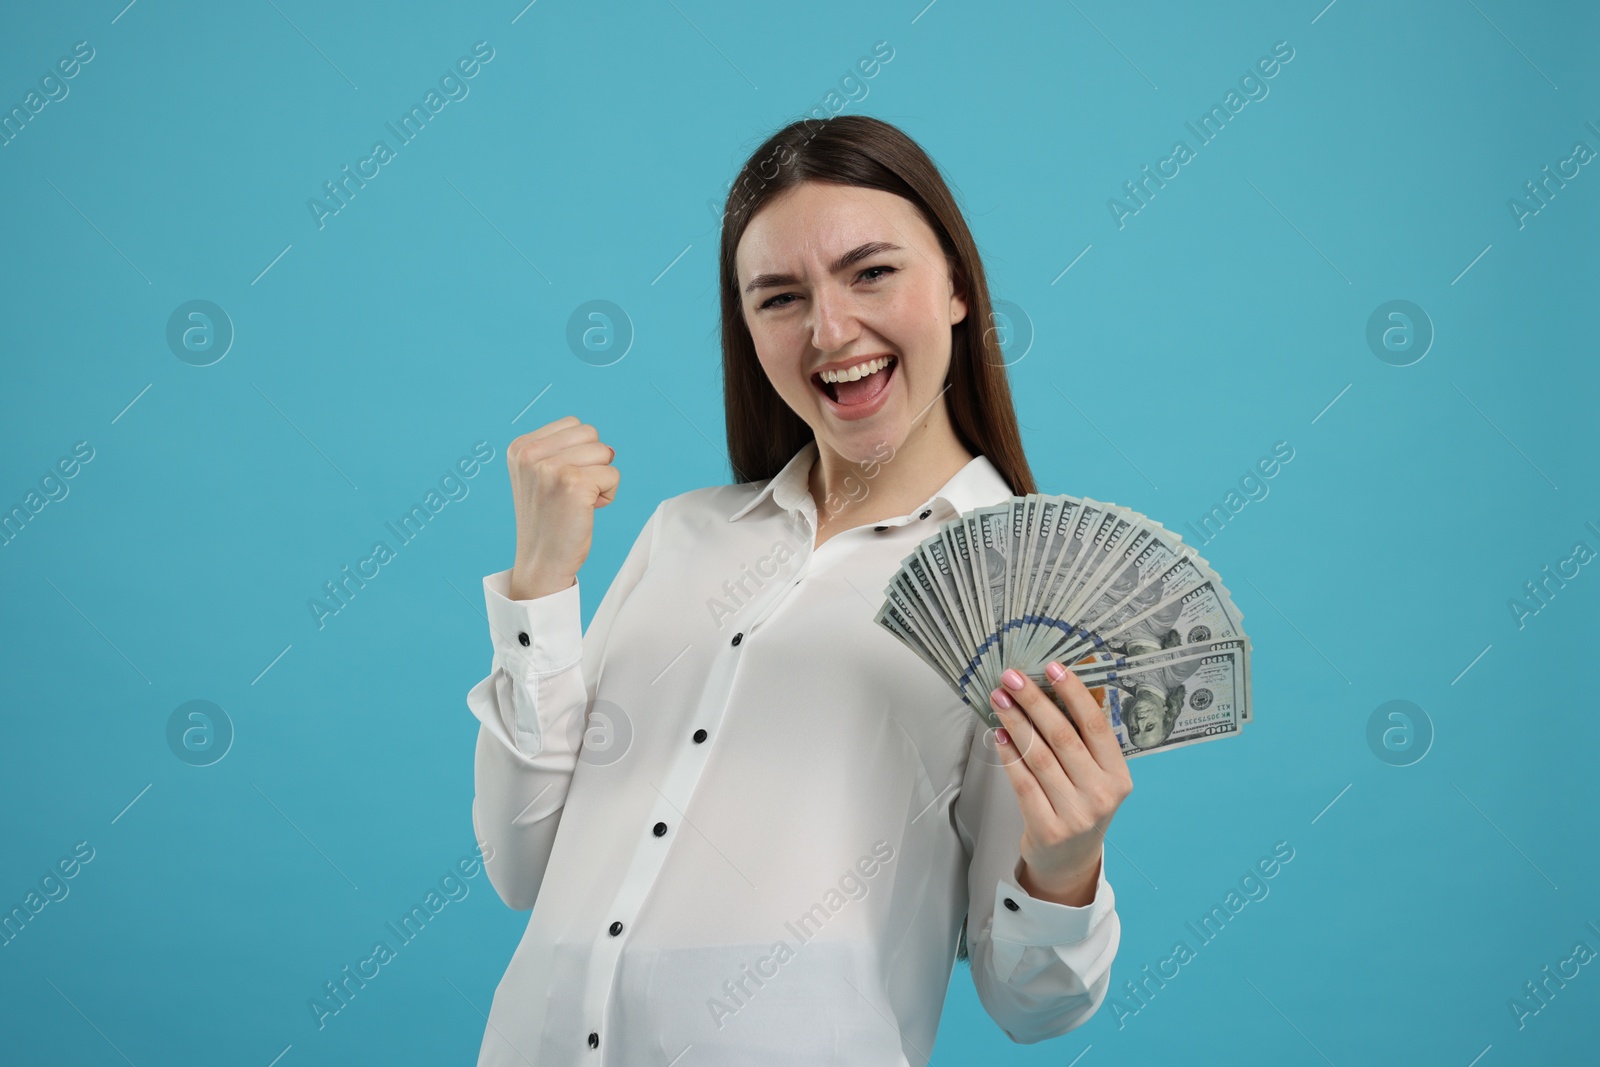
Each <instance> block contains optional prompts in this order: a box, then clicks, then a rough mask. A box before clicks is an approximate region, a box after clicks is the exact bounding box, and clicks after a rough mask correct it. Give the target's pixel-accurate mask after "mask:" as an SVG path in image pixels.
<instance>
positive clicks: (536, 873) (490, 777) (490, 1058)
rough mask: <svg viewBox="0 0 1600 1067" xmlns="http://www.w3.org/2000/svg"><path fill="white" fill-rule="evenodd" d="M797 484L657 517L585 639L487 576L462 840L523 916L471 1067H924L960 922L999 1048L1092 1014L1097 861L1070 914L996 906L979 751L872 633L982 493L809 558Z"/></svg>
mask: <svg viewBox="0 0 1600 1067" xmlns="http://www.w3.org/2000/svg"><path fill="white" fill-rule="evenodd" d="M816 456H817V446H816V442H815V441H812V442H810V443H808V444H807V445H806V446H805V448H803V449H802V450H801V451H800V452H798V453H796V455H795V456H794V458H793V459H792V460H790V461H789V462H788V463H787V464H786V465H785V466H784V468H783V469H782V470H781V471H780V472H779V473H778V474H777V475H775V476H774V477H772V478H770V479H767V480H765V481H760V482H749V483H741V484H733V485H718V486H710V487H706V488H702V489H696V490H692V491H690V492H687V493H683V494H681V495H679V496H675V497H672V498H670V499H668V500H665V501H663V502H662V503H661V504H660V505H659V506H658V507H657V508H656V510H655V512H654V513H653V514H652V515H651V516H650V518H649V521H648V522H646V523H645V526H644V529H643V530H642V531H641V532H640V534H639V536H638V538H637V540H636V541H635V542H634V544H633V547H632V549H631V550H630V551H629V553H628V556H627V558H626V559H625V560H624V561H623V563H622V567H621V569H620V570H619V571H618V572H617V576H616V578H615V579H614V580H613V581H612V583H611V586H610V588H609V589H608V590H607V591H606V594H605V596H604V597H603V598H602V599H601V601H600V604H599V606H598V608H597V609H596V610H595V614H594V617H593V619H592V620H591V622H590V624H589V628H588V631H587V632H583V631H582V628H581V617H580V614H579V593H578V588H579V587H578V586H577V585H574V586H571V587H569V588H567V589H565V590H562V591H561V592H557V593H551V594H548V595H546V596H542V597H538V598H536V599H533V600H518V601H514V600H510V599H507V596H506V593H507V591H508V583H509V579H510V573H511V572H510V571H509V570H507V571H501V572H500V573H498V574H493V575H489V576H488V577H486V578H484V580H483V587H484V598H485V601H486V605H487V612H488V618H489V623H490V639H491V640H492V642H493V644H494V659H493V663H492V667H491V673H490V674H489V676H488V677H487V678H484V679H483V681H481V682H479V683H478V684H477V685H476V686H474V687H473V689H472V691H471V692H470V693H469V694H468V696H467V705H468V707H469V708H470V709H471V710H472V713H473V715H475V716H476V717H477V719H478V720H479V722H480V724H481V725H480V727H479V732H478V741H477V749H476V756H475V768H474V772H475V785H476V796H475V798H474V800H473V805H472V821H473V826H474V828H475V829H476V831H477V834H478V840H479V841H480V842H484V843H485V844H486V846H487V847H485V849H484V851H485V853H486V856H487V857H488V858H487V859H486V867H487V870H488V874H489V879H490V882H491V883H492V884H493V885H494V887H495V890H496V891H497V892H498V893H499V894H500V896H501V898H502V899H503V900H504V901H505V902H506V903H507V904H508V905H509V906H511V907H513V908H518V909H525V908H532V909H533V913H532V915H531V916H530V917H529V919H528V927H527V930H526V932H525V933H524V934H523V935H522V940H521V942H520V943H519V944H518V945H517V948H516V952H515V954H514V955H513V956H512V958H511V962H510V964H509V966H508V967H507V969H506V973H505V976H504V977H503V978H502V979H501V981H500V984H499V986H498V987H497V988H496V990H495V996H494V1005H493V1007H492V1009H491V1010H490V1014H489V1024H488V1027H487V1029H486V1030H485V1032H484V1037H483V1045H482V1048H481V1051H480V1054H479V1058H478V1063H479V1065H480V1067H512V1065H528V1064H535V1065H538V1067H563V1065H568V1064H572V1065H604V1067H640V1065H648V1064H658V1065H661V1067H666V1065H668V1064H674V1065H678V1067H707V1065H712V1067H732V1065H738V1067H748V1065H749V1064H751V1063H762V1064H770V1065H781V1064H804V1065H806V1067H816V1065H818V1064H846V1065H862V1067H868V1065H870V1067H890V1065H901V1064H925V1063H926V1062H927V1059H928V1056H929V1054H930V1053H931V1052H932V1049H933V1042H934V1036H935V1033H936V1032H937V1030H938V1025H939V1016H940V1013H941V1011H942V1009H943V1006H944V999H945V993H946V990H947V987H948V985H949V980H950V974H951V970H952V968H953V966H954V964H955V953H956V945H957V935H958V933H959V931H960V928H961V924H962V920H963V919H964V918H970V921H969V924H968V930H967V943H968V949H969V953H970V956H971V970H972V980H973V982H974V984H975V985H976V987H977V992H978V997H979V999H980V1001H981V1002H982V1004H983V1006H984V1007H985V1009H986V1010H987V1011H988V1012H989V1014H990V1015H991V1016H992V1017H993V1018H994V1020H995V1021H996V1022H997V1023H998V1024H999V1025H1000V1026H1001V1027H1002V1028H1003V1029H1004V1030H1005V1032H1006V1033H1007V1034H1008V1035H1010V1037H1011V1038H1012V1040H1014V1041H1018V1042H1035V1041H1039V1040H1042V1039H1044V1038H1047V1037H1052V1036H1055V1035H1058V1034H1062V1033H1065V1032H1066V1031H1068V1030H1070V1029H1072V1028H1074V1027H1076V1026H1078V1025H1079V1024H1080V1023H1082V1022H1084V1021H1085V1020H1086V1019H1088V1018H1089V1016H1091V1015H1092V1014H1093V1013H1094V1012H1095V1010H1096V1009H1097V1008H1098V1007H1099V1006H1100V1003H1101V1001H1102V1000H1103V999H1104V997H1105V995H1106V989H1107V986H1108V985H1109V983H1110V971H1111V961H1112V958H1113V957H1114V956H1115V955H1116V951H1117V944H1118V941H1119V940H1120V932H1121V928H1120V924H1119V922H1118V919H1117V914H1116V910H1115V898H1114V897H1113V894H1112V891H1111V886H1110V884H1109V883H1108V882H1107V881H1106V877H1105V871H1104V864H1103V862H1102V866H1101V873H1100V878H1099V881H1098V884H1097V886H1096V891H1095V896H1094V899H1093V901H1092V902H1090V903H1089V904H1087V905H1085V906H1083V907H1069V906H1066V905H1063V904H1057V903H1054V902H1051V901H1045V900H1039V899H1036V898H1034V897H1031V896H1029V895H1028V894H1027V893H1026V892H1024V891H1023V890H1022V888H1021V887H1020V886H1019V885H1018V882H1017V871H1018V870H1019V869H1020V867H1021V855H1020V851H1019V848H1020V840H1021V836H1022V827H1023V822H1022V814H1021V811H1020V809H1019V808H1018V805H1017V798H1016V794H1015V792H1014V791H1013V789H1012V787H1011V784H1010V782H1009V780H1008V779H1007V777H1006V774H1005V770H1004V768H1003V767H1002V766H1000V764H999V756H998V754H997V753H996V750H995V747H994V742H993V740H992V739H987V738H989V735H988V734H987V731H985V730H984V729H983V728H982V724H981V723H980V722H979V720H978V717H977V716H976V715H974V714H973V712H972V710H971V709H970V708H968V707H967V706H966V705H965V704H964V703H962V702H961V700H960V699H959V698H958V697H957V696H956V695H955V694H954V692H953V691H952V690H951V689H949V688H948V686H947V685H946V684H945V683H944V682H943V681H942V680H941V679H940V678H939V677H938V676H937V675H936V674H935V673H934V672H933V671H931V670H930V669H929V667H928V665H927V664H926V663H923V662H922V661H920V660H919V659H918V658H917V657H916V656H915V655H914V654H913V653H912V652H910V651H909V650H908V649H906V648H905V647H904V646H903V645H901V644H900V643H899V642H898V641H897V640H896V639H895V638H894V637H892V636H891V635H890V634H889V633H887V632H886V631H885V630H883V629H882V628H881V627H879V626H878V625H877V624H876V623H875V622H874V621H873V619H874V616H875V615H876V613H877V610H878V607H879V605H880V604H881V602H882V599H883V589H884V587H885V585H887V583H888V581H889V579H890V578H891V577H892V575H893V574H894V572H895V571H896V570H897V569H898V567H899V565H900V561H901V560H902V559H903V558H904V557H905V556H906V555H907V554H908V553H909V552H910V551H911V550H912V549H913V548H914V547H915V546H916V544H917V543H918V542H919V541H921V540H922V539H923V538H925V537H927V536H929V535H930V534H932V533H933V532H934V531H935V530H936V529H937V527H938V525H939V524H940V523H941V522H943V521H944V520H945V519H948V518H950V517H952V516H954V515H957V514H960V513H962V512H965V511H969V510H971V509H973V508H975V507H980V506H984V505H989V504H996V503H999V502H1001V501H1003V500H1005V499H1008V498H1009V497H1010V496H1011V495H1012V493H1011V490H1010V487H1009V486H1008V485H1007V484H1006V482H1005V480H1004V479H1003V478H1002V477H1001V476H1000V474H999V472H998V471H997V470H996V469H995V468H994V466H993V464H991V463H990V462H989V460H988V459H987V458H985V457H983V456H978V457H976V458H974V459H973V460H972V461H971V462H969V463H968V464H967V465H966V466H965V467H963V468H962V469H961V470H960V471H959V472H957V473H956V474H955V475H954V476H953V477H952V478H951V479H950V480H949V481H948V482H947V483H945V485H944V486H943V487H942V488H941V489H940V490H939V491H938V492H937V493H936V494H934V496H932V497H931V498H930V499H928V500H927V501H926V502H925V503H924V504H923V505H922V506H920V507H918V508H916V509H915V510H913V511H912V512H911V513H910V514H908V515H903V516H900V517H898V518H893V519H886V520H884V521H883V522H882V523H880V524H876V525H873V524H869V525H865V526H859V527H856V528H854V529H848V530H844V531H842V532H840V533H838V534H837V535H834V536H832V537H830V538H829V539H828V540H827V541H825V542H824V543H823V544H822V545H821V547H816V545H815V539H816V535H815V530H816V518H817V507H816V502H815V501H814V500H813V499H812V497H811V493H810V490H809V474H810V470H811V466H812V463H813V462H814V461H815V459H816ZM862 484H864V485H865V486H866V488H867V491H868V492H870V491H871V483H870V481H868V482H865V483H862ZM986 739H987V740H986ZM1102 860H1103V854H1102Z"/></svg>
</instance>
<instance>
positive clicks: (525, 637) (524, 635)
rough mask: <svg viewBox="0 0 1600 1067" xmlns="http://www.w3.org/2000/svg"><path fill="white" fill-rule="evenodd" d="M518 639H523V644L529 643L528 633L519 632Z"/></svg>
mask: <svg viewBox="0 0 1600 1067" xmlns="http://www.w3.org/2000/svg"><path fill="white" fill-rule="evenodd" d="M517 640H518V641H521V642H522V644H523V646H524V647H526V646H527V644H528V635H527V634H518V635H517Z"/></svg>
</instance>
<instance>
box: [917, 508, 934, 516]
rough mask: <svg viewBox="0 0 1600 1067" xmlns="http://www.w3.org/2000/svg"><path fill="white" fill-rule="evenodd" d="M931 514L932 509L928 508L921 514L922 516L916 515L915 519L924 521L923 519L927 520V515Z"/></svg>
mask: <svg viewBox="0 0 1600 1067" xmlns="http://www.w3.org/2000/svg"><path fill="white" fill-rule="evenodd" d="M932 514H933V509H932V508H929V509H928V510H926V511H924V512H923V513H922V514H921V515H918V516H917V518H919V519H925V518H927V517H928V516H929V515H932Z"/></svg>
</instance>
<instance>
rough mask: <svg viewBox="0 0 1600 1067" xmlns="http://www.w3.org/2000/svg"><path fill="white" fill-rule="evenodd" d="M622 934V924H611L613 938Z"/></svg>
mask: <svg viewBox="0 0 1600 1067" xmlns="http://www.w3.org/2000/svg"><path fill="white" fill-rule="evenodd" d="M620 933H622V924H621V923H619V922H617V923H612V924H611V936H612V937H616V936H617V935H618V934H620Z"/></svg>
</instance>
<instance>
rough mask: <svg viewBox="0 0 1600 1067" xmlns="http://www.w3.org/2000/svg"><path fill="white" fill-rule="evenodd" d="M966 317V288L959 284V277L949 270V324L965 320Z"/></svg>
mask: <svg viewBox="0 0 1600 1067" xmlns="http://www.w3.org/2000/svg"><path fill="white" fill-rule="evenodd" d="M966 317H967V290H966V287H965V286H964V285H962V284H961V279H960V277H959V276H958V275H957V274H956V273H955V272H954V271H951V272H950V325H952V326H954V325H955V324H956V323H958V322H961V321H963V320H965V319H966Z"/></svg>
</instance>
